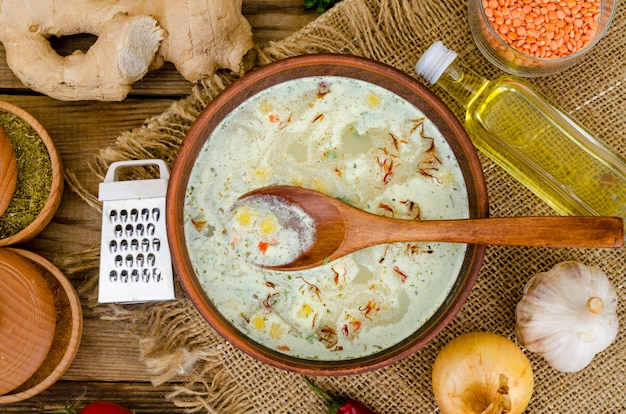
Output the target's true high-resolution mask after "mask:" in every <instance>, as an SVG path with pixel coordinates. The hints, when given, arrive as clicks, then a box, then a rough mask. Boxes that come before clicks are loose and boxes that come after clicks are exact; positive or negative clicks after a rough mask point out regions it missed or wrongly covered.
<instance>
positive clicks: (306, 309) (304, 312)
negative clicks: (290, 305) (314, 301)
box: [298, 303, 313, 318]
mask: <svg viewBox="0 0 626 414" xmlns="http://www.w3.org/2000/svg"><path fill="white" fill-rule="evenodd" d="M312 312H313V308H312V307H311V306H309V305H307V304H306V303H305V304H304V305H302V307H301V308H300V310H299V311H298V316H299V317H300V318H308V317H309V315H311V313H312Z"/></svg>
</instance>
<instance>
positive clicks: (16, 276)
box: [0, 248, 83, 405]
mask: <svg viewBox="0 0 626 414" xmlns="http://www.w3.org/2000/svg"><path fill="white" fill-rule="evenodd" d="M82 327H83V319H82V310H81V305H80V301H79V299H78V295H77V294H76V291H75V290H74V288H73V286H72V284H71V283H70V281H69V280H68V279H67V278H66V277H65V276H64V275H63V273H61V271H60V270H59V269H58V268H57V267H56V266H54V265H53V264H52V263H50V262H49V261H48V260H46V259H44V258H43V257H41V256H39V255H37V254H35V253H32V252H30V251H27V250H21V249H15V248H0V348H1V349H2V355H3V357H4V356H6V355H9V356H10V358H8V359H6V360H4V361H2V363H0V405H2V404H9V403H14V402H17V401H22V400H25V399H27V398H30V397H33V396H34V395H37V394H39V393H41V392H42V391H44V390H46V389H47V388H49V387H50V386H51V385H52V384H54V383H55V382H56V381H57V380H58V379H59V378H60V377H61V376H62V375H63V374H64V373H65V371H67V369H68V368H69V366H70V364H71V363H72V361H73V360H74V357H75V356H76V352H77V351H78V347H79V344H80V340H81V336H82ZM3 359H4V358H3Z"/></svg>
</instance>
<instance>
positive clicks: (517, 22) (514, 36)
mask: <svg viewBox="0 0 626 414" xmlns="http://www.w3.org/2000/svg"><path fill="white" fill-rule="evenodd" d="M482 4H483V8H484V10H485V15H486V16H487V20H488V21H489V23H490V24H491V26H492V27H493V29H494V31H495V32H496V33H498V34H499V36H500V37H501V38H502V40H504V41H505V42H506V43H507V44H509V45H510V46H511V47H513V48H514V49H517V50H519V51H521V52H523V53H526V54H528V55H532V56H535V57H538V58H559V57H563V56H568V55H571V54H573V53H576V52H577V51H579V50H581V49H584V48H585V47H586V46H587V45H588V44H589V43H590V42H591V40H592V39H593V38H594V37H595V35H596V33H597V30H598V18H599V17H600V0H584V1H583V0H482Z"/></svg>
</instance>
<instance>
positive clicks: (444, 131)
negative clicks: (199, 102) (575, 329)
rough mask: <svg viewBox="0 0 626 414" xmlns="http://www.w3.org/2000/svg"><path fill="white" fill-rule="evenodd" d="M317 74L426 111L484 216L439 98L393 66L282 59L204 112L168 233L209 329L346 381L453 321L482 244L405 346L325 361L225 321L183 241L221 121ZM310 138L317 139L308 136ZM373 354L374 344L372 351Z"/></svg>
mask: <svg viewBox="0 0 626 414" xmlns="http://www.w3.org/2000/svg"><path fill="white" fill-rule="evenodd" d="M318 76H328V77H344V78H348V79H354V80H357V81H359V82H361V81H362V82H369V83H371V84H373V85H377V86H379V87H382V88H384V89H386V90H387V91H389V92H391V93H393V94H395V95H397V96H398V97H400V98H402V99H403V100H406V101H407V102H408V103H409V104H411V105H413V106H414V107H415V108H417V109H418V110H419V111H421V112H422V113H423V114H424V115H425V116H426V117H427V118H428V119H430V121H432V122H433V123H434V124H435V125H436V128H437V129H438V130H439V131H440V132H441V135H442V136H443V137H444V138H445V140H446V141H447V143H448V146H449V147H450V148H451V151H452V152H453V154H454V157H455V158H456V160H457V161H458V165H459V168H460V171H461V173H462V179H463V180H464V181H465V184H466V188H467V193H468V194H467V195H468V214H469V216H470V217H472V218H482V217H486V216H487V205H488V203H487V190H486V184H485V181H484V177H483V174H482V168H481V165H480V162H479V160H478V156H477V154H476V151H475V149H474V146H473V145H472V143H471V141H470V139H469V137H468V136H467V133H466V132H465V130H464V129H463V127H462V126H461V124H460V123H459V121H458V120H457V119H456V117H455V116H454V114H453V113H452V112H451V111H450V109H449V108H447V107H446V106H445V104H444V103H443V102H442V101H441V100H440V99H438V98H437V97H436V96H435V95H434V94H433V93H432V92H430V91H429V90H428V89H427V88H426V87H424V86H423V85H422V84H420V83H419V82H417V81H416V80H415V79H414V78H412V77H410V76H408V75H407V74H405V73H402V72H400V71H398V70H396V69H394V68H392V67H390V66H387V65H384V64H381V63H378V62H375V61H372V60H369V59H364V58H359V57H355V56H345V55H328V54H319V55H308V56H299V57H294V58H289V59H285V60H282V61H279V62H275V63H272V64H269V65H266V66H264V67H262V68H260V69H258V70H256V71H254V72H251V73H249V74H248V75H246V76H245V77H243V78H241V79H240V80H238V81H236V82H235V83H234V84H232V85H231V86H230V87H228V88H227V89H226V90H224V91H223V92H222V93H221V94H220V95H218V96H217V97H216V98H215V99H214V100H213V101H212V102H211V103H210V104H209V105H208V107H207V108H206V109H205V110H204V111H203V112H202V113H201V114H200V116H199V117H198V119H197V120H196V122H195V123H194V125H193V126H192V127H191V129H190V130H189V131H188V133H187V135H186V137H185V140H184V142H183V145H182V147H181V149H180V151H179V153H178V156H177V159H176V161H175V164H174V167H173V169H172V174H171V178H170V186H169V189H168V194H167V197H168V204H167V211H166V215H167V230H168V238H169V243H170V250H171V252H172V258H173V264H174V267H175V269H176V273H177V275H178V276H179V279H180V281H181V284H182V286H183V287H184V289H185V291H186V293H187V295H188V297H189V298H190V299H191V301H192V302H193V304H194V305H195V306H196V307H197V309H198V310H199V312H200V314H202V316H203V317H204V318H205V319H206V320H207V321H208V323H209V324H211V326H213V328H215V329H216V331H217V332H219V333H220V334H221V335H222V336H224V337H225V338H226V339H227V340H228V341H229V342H231V343H232V344H233V345H235V346H236V347H238V348H239V349H240V350H242V351H243V352H246V353H248V354H249V355H252V356H253V357H255V358H257V359H259V360H261V361H264V362H266V363H268V364H271V365H273V366H276V367H279V368H282V369H287V370H290V371H294V372H299V373H305V374H312V375H345V374H354V373H358V372H364V371H369V370H373V369H376V368H380V367H383V366H386V365H388V364H391V363H393V362H395V361H398V360H399V359H401V358H403V357H406V356H408V355H410V354H412V353H414V352H415V351H416V350H417V349H419V348H421V347H423V346H424V345H425V344H426V343H428V342H429V341H430V340H432V339H433V338H434V337H435V335H437V334H438V333H439V332H440V331H441V330H442V329H443V328H444V327H445V326H446V325H447V324H448V323H449V322H450V321H451V320H452V318H453V317H454V316H455V314H456V313H457V312H458V310H459V309H460V308H461V306H462V305H463V303H464V301H465V300H466V298H467V296H468V294H469V291H470V289H471V288H472V286H473V284H474V282H475V280H476V278H477V276H478V272H479V270H480V267H481V264H482V259H483V256H484V252H485V246H484V245H468V246H467V250H466V253H465V256H464V257H463V263H462V266H460V271H459V273H458V275H457V276H456V279H455V281H454V282H453V286H452V288H451V290H450V291H449V292H448V293H447V295H445V296H446V297H445V298H444V299H445V300H444V301H443V303H442V304H440V305H437V308H436V309H435V310H434V312H433V313H432V316H430V317H429V318H428V320H426V321H424V323H423V324H422V325H421V326H420V327H419V328H416V329H415V330H412V331H411V332H407V335H408V336H406V338H405V339H404V340H401V341H399V342H398V343H396V344H395V345H392V346H388V347H385V348H384V349H380V350H379V349H378V348H376V351H374V352H373V353H371V354H369V355H366V356H360V357H359V356H357V357H348V356H346V357H345V359H341V358H337V359H333V360H323V359H321V358H314V357H311V358H300V357H297V356H293V355H288V354H286V353H285V352H279V351H278V350H275V349H270V348H269V347H268V346H265V345H263V344H261V343H260V342H257V341H255V340H253V339H252V338H251V337H249V336H247V335H246V334H245V333H243V331H241V330H239V329H238V328H237V327H236V326H235V325H234V323H233V322H231V319H230V318H228V317H226V316H224V313H222V310H221V309H220V308H219V307H218V306H216V305H215V304H214V303H213V302H212V301H211V299H210V297H209V295H208V294H207V292H206V291H205V289H204V288H203V286H202V282H201V280H200V278H199V277H198V275H197V274H196V271H195V270H194V266H193V265H192V261H191V258H190V254H189V251H190V250H189V247H188V242H187V240H186V235H185V220H186V219H185V201H186V200H185V198H186V195H187V194H188V192H189V191H190V189H189V187H188V186H189V185H190V184H189V183H190V175H191V174H192V170H193V168H194V165H196V164H197V163H198V161H197V160H198V157H199V154H200V153H201V151H202V150H203V148H204V145H205V143H206V142H207V141H208V140H209V139H210V138H211V136H212V134H213V132H214V131H217V130H219V128H221V126H222V125H223V124H222V121H224V120H225V119H227V117H228V116H229V115H231V114H232V112H233V110H236V109H237V108H238V107H239V106H240V105H242V104H243V103H244V102H246V101H247V100H248V99H251V97H254V96H255V95H257V94H259V93H261V92H263V91H265V90H267V89H268V88H271V87H273V86H275V85H278V84H281V83H283V82H288V81H292V80H298V79H307V78H315V77H318ZM318 95H319V94H318ZM272 98H273V97H272ZM349 98H350V95H349V94H347V97H346V101H348V102H349ZM276 105H281V103H277V104H276ZM228 119H232V117H231V118H228ZM254 125H256V124H254ZM233 139H234V138H233ZM310 139H311V140H315V139H320V137H319V136H311V137H310ZM242 145H243V144H242ZM416 174H418V173H417V172H416ZM220 184H221V183H216V184H215V185H220ZM206 185H207V186H210V185H212V183H211V182H206ZM211 254H213V252H211V251H206V255H211ZM233 254H234V253H233ZM209 272H210V270H209ZM285 277H287V276H285ZM279 280H280V279H279ZM244 319H245V318H244ZM371 348H375V346H374V345H372V347H371ZM368 349H369V348H368Z"/></svg>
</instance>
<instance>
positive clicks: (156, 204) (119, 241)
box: [98, 160, 175, 303]
mask: <svg viewBox="0 0 626 414" xmlns="http://www.w3.org/2000/svg"><path fill="white" fill-rule="evenodd" d="M150 165H156V166H158V167H159V174H160V178H157V179H147V180H128V181H118V178H119V171H120V170H121V169H122V168H126V167H141V166H150ZM168 179H169V170H168V168H167V165H166V164H165V162H164V161H162V160H135V161H119V162H115V163H113V164H111V166H110V167H109V170H108V171H107V174H106V177H105V179H104V181H103V182H102V183H100V188H99V193H98V199H99V200H100V201H102V236H101V245H100V280H99V290H98V302H100V303H111V302H119V303H129V302H149V301H158V300H169V299H174V298H175V293H174V280H173V271H172V261H171V257H170V249H169V245H168V242H167V233H166V230H165V194H166V192H167V183H168Z"/></svg>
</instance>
